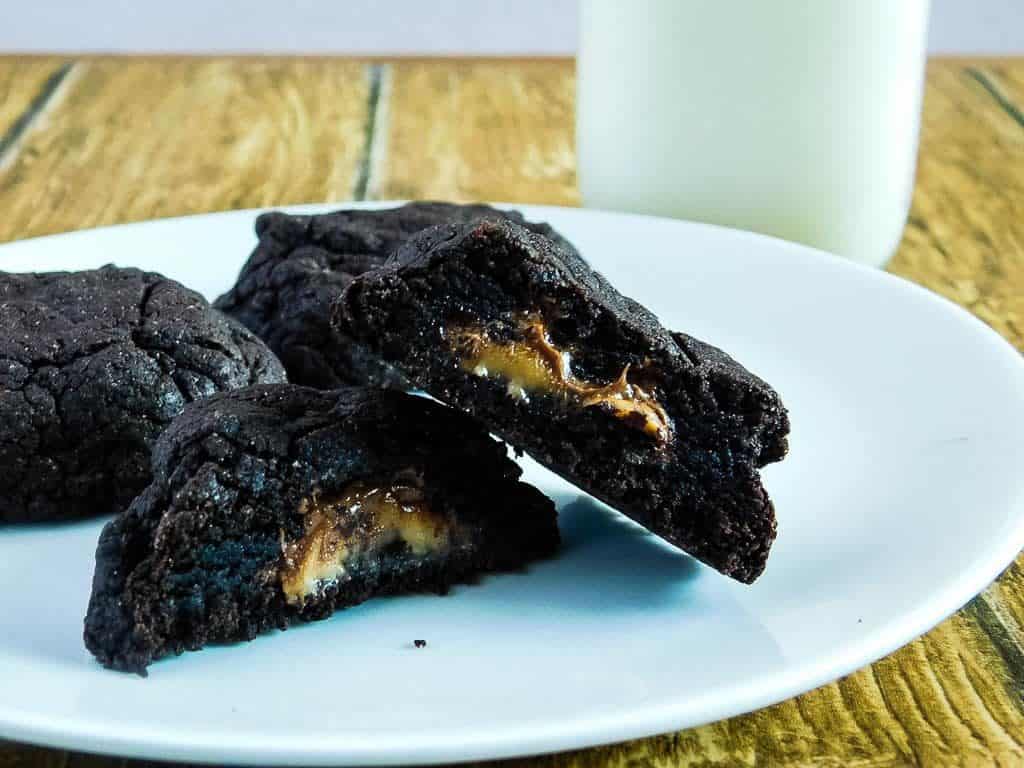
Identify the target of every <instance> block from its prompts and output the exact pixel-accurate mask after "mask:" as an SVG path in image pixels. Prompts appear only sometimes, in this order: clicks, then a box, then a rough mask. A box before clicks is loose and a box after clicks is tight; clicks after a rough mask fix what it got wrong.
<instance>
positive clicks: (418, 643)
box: [412, 640, 427, 648]
mask: <svg viewBox="0 0 1024 768" xmlns="http://www.w3.org/2000/svg"><path fill="white" fill-rule="evenodd" d="M412 644H413V645H415V646H416V647H417V648H426V647H427V641H426V640H413V641H412Z"/></svg>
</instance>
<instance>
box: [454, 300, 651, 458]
mask: <svg viewBox="0 0 1024 768" xmlns="http://www.w3.org/2000/svg"><path fill="white" fill-rule="evenodd" d="M520 323H521V335H522V338H521V339H519V340H514V341H502V342H497V341H494V340H493V339H492V338H491V337H490V336H489V335H488V334H487V333H486V331H483V330H481V329H460V330H457V331H456V332H455V333H454V334H453V335H452V338H453V339H454V342H455V344H454V346H455V348H456V352H457V354H459V355H460V363H461V365H462V367H463V368H464V369H465V370H467V371H470V372H471V373H473V374H474V375H476V376H484V377H491V378H500V379H503V380H504V381H506V382H507V386H508V393H509V395H510V396H512V397H516V398H519V399H522V400H528V399H529V397H530V395H531V394H532V393H535V392H536V393H543V394H562V395H565V396H567V397H572V398H574V399H576V400H577V401H578V402H579V404H580V405H581V406H582V407H584V408H590V407H594V406H603V407H605V408H607V409H608V410H610V411H611V412H612V414H614V415H615V416H616V417H617V418H620V419H622V420H623V421H625V422H626V423H627V424H630V425H631V426H634V427H636V428H638V429H641V430H642V431H643V432H645V433H646V434H648V435H650V436H651V437H653V438H655V439H657V440H659V441H664V440H667V439H668V436H669V433H670V431H671V422H670V420H669V417H668V414H667V413H666V412H665V409H664V408H663V407H662V406H661V404H660V403H659V402H658V400H657V399H656V398H655V397H654V396H653V395H652V394H651V393H649V392H647V391H646V390H645V389H643V388H642V387H640V386H638V385H637V384H634V383H632V382H630V381H629V366H628V365H627V366H626V367H625V368H623V370H622V373H620V374H619V376H618V378H617V379H616V380H615V381H613V382H611V383H610V384H593V383H591V382H587V381H584V380H582V379H579V378H577V377H576V376H575V375H573V373H572V368H571V365H570V363H571V359H570V355H569V353H568V352H567V351H565V350H560V349H558V348H557V347H556V346H555V345H554V344H553V343H552V342H551V338H550V337H549V336H548V333H547V329H546V327H545V326H544V323H543V322H542V321H541V320H540V319H539V318H537V317H536V316H532V315H529V316H524V317H523V318H522V319H521V321H520Z"/></svg>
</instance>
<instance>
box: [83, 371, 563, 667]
mask: <svg viewBox="0 0 1024 768" xmlns="http://www.w3.org/2000/svg"><path fill="white" fill-rule="evenodd" d="M153 474H154V478H153V483H152V484H151V485H150V486H149V487H148V488H147V489H146V490H145V491H144V492H143V493H142V494H141V495H140V496H139V497H138V498H137V499H136V500H135V502H134V503H133V504H132V505H131V507H130V508H129V509H128V510H127V511H126V512H125V513H124V514H122V515H120V516H119V517H117V518H115V520H114V521H113V522H111V523H109V524H108V525H107V527H106V528H105V529H104V530H103V534H102V535H101V537H100V542H99V547H98V549H97V552H96V574H95V578H94V581H93V592H92V599H91V600H90V602H89V610H88V614H87V616H86V618H85V644H86V646H87V647H88V648H89V650H90V651H92V653H93V654H94V655H95V656H96V658H97V659H99V660H100V661H101V662H102V663H103V664H105V665H106V666H108V667H112V668H114V669H120V670H126V671H132V672H139V673H144V671H145V668H146V667H147V666H148V665H149V664H150V662H152V661H154V660H155V659H158V658H160V657H162V656H166V655H169V654H178V653H181V652H182V651H185V650H196V649H198V648H201V647H202V646H204V645H206V644H208V643H223V642H231V641H241V640H252V639H253V638H254V637H255V636H256V635H257V634H260V633H262V632H266V631H269V630H272V629H285V628H287V627H288V626H289V625H290V624H292V623H293V622H298V621H309V620H313V619H322V618H325V617H327V616H329V615H330V614H331V613H332V612H334V611H335V610H337V609H339V608H344V607H346V606H351V605H355V604H356V603H360V602H362V601H364V600H366V599H368V598H370V597H373V596H375V595H385V594H394V593H399V592H408V591H434V592H442V593H443V592H445V591H446V590H447V589H448V587H449V586H450V585H452V584H454V583H457V582H464V581H471V580H473V579H474V577H476V576H477V575H478V574H480V573H482V572H485V571H494V570H500V569H509V568H517V567H520V566H522V565H523V564H524V563H526V562H528V561H530V560H533V559H535V558H538V557H542V556H546V555H548V554H551V553H552V552H553V551H554V550H555V549H556V547H557V545H558V526H557V522H556V518H555V509H554V505H553V504H552V503H551V501H549V500H548V499H547V498H545V497H544V496H543V495H542V494H541V493H540V492H539V491H537V490H536V489H534V488H533V487H531V486H529V485H526V484H524V483H521V482H519V480H518V478H519V475H520V469H519V467H518V466H517V465H516V464H515V463H514V462H513V461H511V460H510V459H509V458H508V457H507V456H506V449H505V446H504V444H502V443H500V442H498V441H496V440H495V439H493V438H492V437H490V435H488V434H487V432H486V431H485V430H484V429H483V428H482V427H481V426H479V425H478V424H477V423H476V422H474V421H473V420H471V419H470V418H469V417H467V416H465V415H463V414H461V413H458V412H457V411H453V410H451V409H447V408H444V407H443V406H440V405H438V404H436V403H434V402H432V401H429V400H427V399H425V398H421V397H414V396H412V395H405V394H401V393H398V392H387V391H383V390H377V389H365V388H346V389H340V390H337V391H334V392H325V391H321V390H315V389H310V388H307V387H298V386H294V385H276V386H275V385H269V386H259V387H252V388H248V389H244V390H239V391H237V392H231V393H227V394H223V395H217V396H214V397H211V398H209V399H207V400H204V401H203V402H201V403H197V404H194V405H191V406H189V407H188V408H186V410H185V412H184V413H183V414H182V416H181V417H179V418H178V419H177V420H176V421H175V422H174V424H172V425H171V427H170V428H169V429H168V430H167V431H166V432H165V433H164V434H163V436H162V437H161V438H160V440H159V441H158V443H157V445H156V448H155V450H154V454H153Z"/></svg>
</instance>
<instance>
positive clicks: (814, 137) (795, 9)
mask: <svg viewBox="0 0 1024 768" xmlns="http://www.w3.org/2000/svg"><path fill="white" fill-rule="evenodd" d="M580 17H581V26H580V52H579V59H578V65H577V72H578V86H577V146H578V154H579V177H580V189H581V192H582V194H583V202H584V205H587V206H592V207H596V208H608V209H617V210H628V211H639V212H643V213H654V214H660V215H666V216H676V217H682V218H688V219H696V220H700V221H709V222H713V223H717V224H726V225H729V226H734V227H740V228H744V229H751V230H755V231H758V232H765V233H768V234H772V235H777V236H779V237H783V238H786V239H790V240H796V241H800V242H804V243H809V244H811V245H815V246H817V247H819V248H823V249H825V250H828V251H832V252H834V253H838V254H841V255H843V256H847V257H849V258H852V259H856V260H858V261H862V262H864V263H867V264H875V265H880V264H883V263H884V262H885V261H886V260H887V259H888V258H889V256H890V255H891V254H892V252H893V250H894V249H895V248H896V246H897V244H898V243H899V239H900V234H901V232H902V230H903V225H904V223H905V221H906V216H907V210H908V207H909V203H910V194H911V190H912V187H913V178H914V166H915V158H916V155H917V134H918V126H919V120H920V111H921V90H922V79H923V74H924V56H925V37H926V27H927V17H928V1H927V0H632V1H631V2H625V1H623V0H583V2H582V3H581V5H580Z"/></svg>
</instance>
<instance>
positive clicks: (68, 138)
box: [0, 57, 1024, 768]
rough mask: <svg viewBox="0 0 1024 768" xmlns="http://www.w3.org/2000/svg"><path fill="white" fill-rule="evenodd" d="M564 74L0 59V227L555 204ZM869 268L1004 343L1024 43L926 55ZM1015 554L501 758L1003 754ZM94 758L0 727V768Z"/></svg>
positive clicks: (1017, 306) (1022, 592)
mask: <svg viewBox="0 0 1024 768" xmlns="http://www.w3.org/2000/svg"><path fill="white" fill-rule="evenodd" d="M573 89H574V81H573V66H572V63H571V62H570V61H564V60H550V61H486V60H475V61H460V60H436V61H418V60H402V61H396V62H386V61H382V62H359V61H351V60H337V59H305V60H296V59H285V60H282V59H181V58H160V59H154V58H150V59H106V58H100V59H79V60H67V59H57V58H2V57H0V241H5V240H14V239H18V238H24V237H33V236H36V235H43V234H48V233H51V232H64V231H67V230H72V229H80V228H83V227H95V226H99V225H103V224H115V223H119V222H125V221H137V220H140V219H149V218H153V217H158V216H177V215H181V214H189V213H198V212H202V211H218V210H225V209H229V208H248V207H255V206H269V205H283V204H286V203H300V202H307V201H323V200H352V199H355V200H362V199H375V198H449V199H455V200H476V199H482V200H508V201H522V202H538V203H559V204H574V203H576V202H577V199H578V197H577V190H576V177H575V154H574V146H573V119H572V117H573ZM0 268H2V264H0ZM890 269H891V270H892V271H893V272H895V273H897V274H900V275H903V276H904V277H907V278H910V279H911V280H915V281H917V282H919V283H921V284H923V285H925V286H927V287H928V288H930V289H932V290H933V291H937V292H938V293H941V294H943V295H944V296H947V297H949V298H950V299H952V300H954V301H956V302H958V303H959V304H961V305H963V306H965V307H967V308H968V309H969V310H970V311H971V312H973V313H975V314H976V315H977V316H978V317H980V318H981V319H982V320H984V321H985V322H987V323H988V324H989V325H991V326H992V327H993V328H995V329H996V330H997V331H999V332H1000V333H1001V334H1003V335H1004V336H1005V337H1006V338H1008V339H1009V340H1010V341H1011V342H1012V343H1013V344H1015V345H1016V346H1017V348H1018V349H1022V348H1024V60H1008V59H1004V60H985V61H981V60H971V61H968V60H935V61H932V62H931V63H930V65H929V69H928V79H927V93H926V96H925V102H924V123H923V129H922V137H921V158H920V164H919V168H918V178H917V187H916V191H915V194H914V202H913V210H912V211H911V214H910V221H909V224H908V226H907V229H906V233H905V235H904V238H903V242H902V245H901V246H900V250H899V253H898V254H897V256H896V258H895V259H894V261H893V263H892V264H891V266H890ZM964 514H968V515H969V514H970V510H964ZM1022 564H1024V560H1021V559H1018V561H1017V564H1016V565H1014V566H1013V567H1011V568H1010V569H1009V570H1008V571H1007V572H1006V573H1005V574H1004V575H1003V576H1002V577H1001V578H1000V579H999V581H998V582H996V583H995V584H994V585H993V586H991V587H990V588H989V589H988V590H986V591H985V592H984V593H983V594H982V595H981V596H980V597H978V598H977V599H975V600H974V601H972V602H971V603H970V604H969V605H968V606H967V607H966V608H964V609H963V610H961V611H960V612H959V613H957V614H956V615H955V616H953V617H952V618H950V619H949V620H947V621H946V622H944V623H943V624H941V625H940V626H938V627H937V628H935V629H933V630H932V631H931V632H929V633H928V634H927V635H925V636H924V637H922V638H920V639H919V640H915V641H914V642H912V643H910V645H908V646H906V647H905V648H903V649H902V650H900V651H899V652H897V653H895V654H893V655H892V656H889V657H888V658H886V659H883V660H882V661H879V662H878V663H876V664H874V665H872V666H870V667H868V668H865V669H862V670H860V671H859V672H856V673H855V674H852V675H850V676H849V677H847V678H845V679H844V680H841V681H839V682H838V683H832V684H830V685H826V686H824V687H823V688H820V689H818V690H816V691H813V692H811V693H808V694H805V695H803V696H800V697H798V698H795V699H792V700H790V701H787V702H785V703H782V704H779V705H777V706H774V707H770V708H768V709H765V710H762V711H759V712H755V713H752V714H749V715H745V716H742V717H736V718H733V719H732V720H727V721H724V722H719V723H715V724H713V725H708V726H705V727H702V728H696V729H693V730H689V731H683V732H680V733H674V734H670V735H666V736H661V737H657V738H651V739H643V740H639V741H634V742H630V743H626V744H621V745H618V746H613V747H604V748H599V749H593V750H586V751H581V752H576V753H570V754H564V755H557V756H552V757H545V758H540V759H536V760H524V761H522V762H523V763H525V764H532V765H538V766H539V765H548V766H580V767H581V768H582V767H583V766H596V765H605V764H609V765H641V764H643V765H646V764H656V765H665V766H669V765H700V766H734V765H751V766H752V765H758V766H764V765H792V766H798V765H799V766H888V765H927V766H932V765H952V764H964V765H985V764H998V765H1005V766H1012V765H1024V699H1022V695H1024V569H1022ZM950 567H955V564H951V565H950ZM2 689H3V684H2V681H0V691H2ZM15 694H16V692H13V691H3V692H2V693H0V695H3V696H10V695H15ZM114 762H115V761H114V760H111V759H108V758H99V757H90V756H86V755H80V754H68V753H64V752H60V751H56V750H49V749H42V748H37V747H29V746H21V745H15V744H0V767H11V766H44V765H73V766H83V765H97V766H104V765H111V764H113V763H114ZM116 762H121V761H116Z"/></svg>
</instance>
